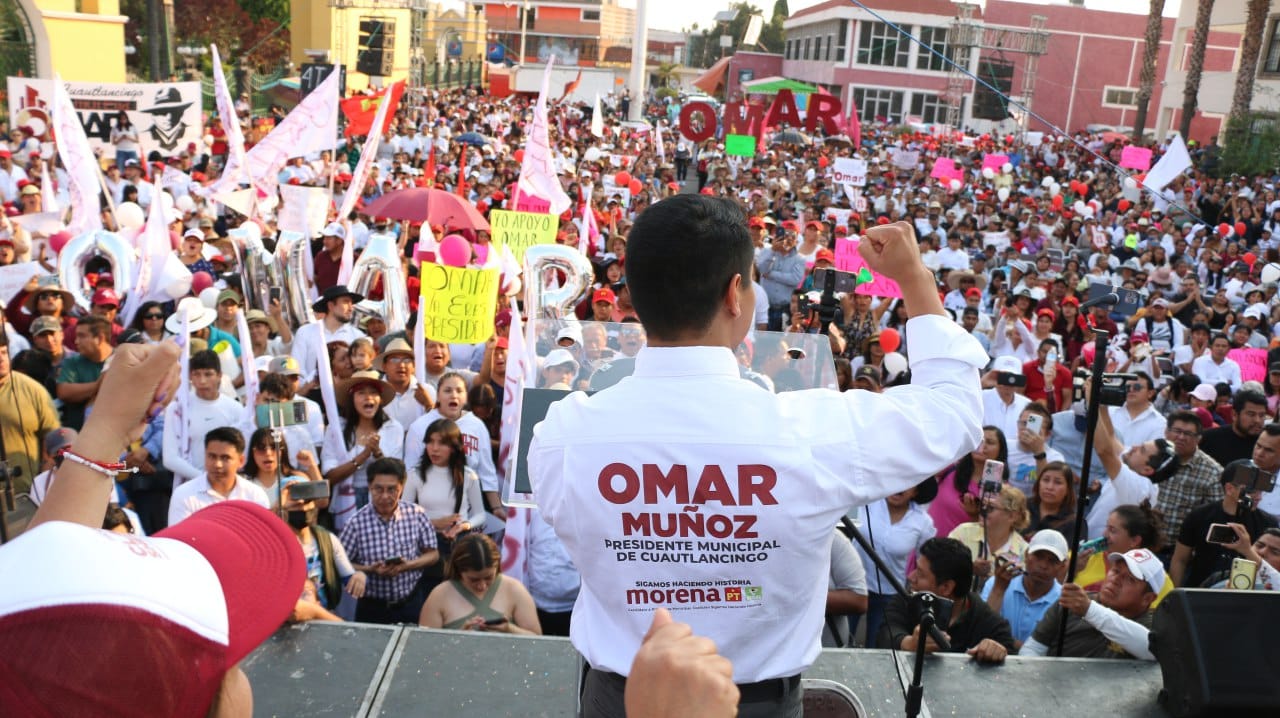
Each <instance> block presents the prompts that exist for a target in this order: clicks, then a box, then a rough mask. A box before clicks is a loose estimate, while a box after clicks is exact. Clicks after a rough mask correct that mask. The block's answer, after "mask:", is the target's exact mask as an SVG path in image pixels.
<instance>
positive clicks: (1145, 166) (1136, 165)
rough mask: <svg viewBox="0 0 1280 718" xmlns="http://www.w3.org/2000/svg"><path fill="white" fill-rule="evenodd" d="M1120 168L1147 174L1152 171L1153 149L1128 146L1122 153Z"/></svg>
mask: <svg viewBox="0 0 1280 718" xmlns="http://www.w3.org/2000/svg"><path fill="white" fill-rule="evenodd" d="M1120 166H1121V167H1124V168H1126V169H1133V170H1138V171H1139V172H1146V171H1147V170H1149V169H1151V149H1150V148H1148V147H1135V146H1133V145H1126V146H1125V148H1124V149H1123V150H1121V151H1120Z"/></svg>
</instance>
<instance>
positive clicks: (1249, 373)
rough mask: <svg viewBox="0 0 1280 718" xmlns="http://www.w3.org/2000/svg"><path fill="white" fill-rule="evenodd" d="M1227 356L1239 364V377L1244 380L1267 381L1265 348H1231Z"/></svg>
mask: <svg viewBox="0 0 1280 718" xmlns="http://www.w3.org/2000/svg"><path fill="white" fill-rule="evenodd" d="M1227 357H1229V358H1230V359H1232V360H1233V361H1235V363H1237V364H1239V365H1240V378H1241V379H1243V380H1244V381H1260V382H1263V383H1266V381H1267V350H1266V349H1232V350H1231V351H1229V352H1227Z"/></svg>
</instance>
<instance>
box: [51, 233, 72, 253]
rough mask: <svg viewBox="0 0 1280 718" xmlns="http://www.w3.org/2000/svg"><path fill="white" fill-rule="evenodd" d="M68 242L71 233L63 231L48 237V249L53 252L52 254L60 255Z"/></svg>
mask: <svg viewBox="0 0 1280 718" xmlns="http://www.w3.org/2000/svg"><path fill="white" fill-rule="evenodd" d="M70 241H71V233H70V232H68V231H66V230H63V231H61V232H58V233H56V234H53V235H51V236H50V237H49V248H50V249H52V250H53V253H54V254H60V253H61V252H62V248H63V247H65V246H67V242H70Z"/></svg>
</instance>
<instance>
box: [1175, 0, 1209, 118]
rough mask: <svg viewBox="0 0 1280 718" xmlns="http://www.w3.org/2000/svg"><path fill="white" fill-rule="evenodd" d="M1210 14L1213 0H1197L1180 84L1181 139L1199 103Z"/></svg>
mask: <svg viewBox="0 0 1280 718" xmlns="http://www.w3.org/2000/svg"><path fill="white" fill-rule="evenodd" d="M1212 14H1213V0H1197V2H1196V24H1195V32H1194V33H1193V34H1192V36H1191V53H1190V57H1188V58H1187V61H1188V65H1187V80H1186V83H1185V84H1184V85H1183V86H1182V123H1181V124H1180V125H1178V134H1180V135H1182V139H1183V141H1186V140H1187V139H1188V137H1189V136H1190V134H1191V120H1192V119H1193V118H1194V117H1195V114H1196V107H1197V106H1199V104H1200V76H1201V75H1202V74H1204V48H1205V45H1207V44H1208V43H1209V19H1210V16H1211V15H1212ZM1170 61H1171V62H1172V58H1171V59H1170Z"/></svg>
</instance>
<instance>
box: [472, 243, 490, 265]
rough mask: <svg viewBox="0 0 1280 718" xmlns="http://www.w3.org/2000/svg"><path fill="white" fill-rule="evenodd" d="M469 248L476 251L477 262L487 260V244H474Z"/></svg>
mask: <svg viewBox="0 0 1280 718" xmlns="http://www.w3.org/2000/svg"><path fill="white" fill-rule="evenodd" d="M471 249H472V250H474V251H475V253H476V263H477V264H484V263H485V262H487V261H489V245H487V244H475V245H472V246H471Z"/></svg>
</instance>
